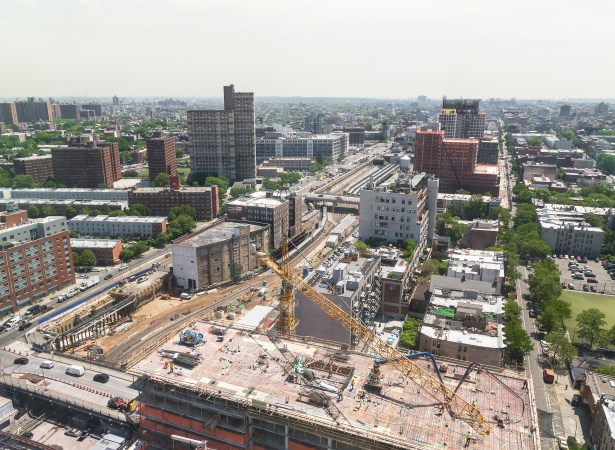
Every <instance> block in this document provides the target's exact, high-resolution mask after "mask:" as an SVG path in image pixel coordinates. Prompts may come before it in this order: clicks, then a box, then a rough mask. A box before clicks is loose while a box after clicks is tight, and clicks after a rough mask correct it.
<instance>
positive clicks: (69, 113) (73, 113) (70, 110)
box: [60, 105, 81, 120]
mask: <svg viewBox="0 0 615 450" xmlns="http://www.w3.org/2000/svg"><path fill="white" fill-rule="evenodd" d="M60 116H61V117H62V118H64V119H75V120H79V119H81V108H79V105H60Z"/></svg>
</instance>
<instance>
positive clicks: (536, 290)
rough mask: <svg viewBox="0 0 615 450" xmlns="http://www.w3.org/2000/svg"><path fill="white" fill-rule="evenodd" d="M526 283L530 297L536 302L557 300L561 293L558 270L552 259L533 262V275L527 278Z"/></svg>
mask: <svg viewBox="0 0 615 450" xmlns="http://www.w3.org/2000/svg"><path fill="white" fill-rule="evenodd" d="M528 284H529V290H530V295H531V296H532V299H534V301H536V302H538V303H547V302H549V301H555V300H558V299H559V297H560V295H561V294H562V285H561V284H560V272H559V269H558V268H557V265H556V264H555V262H554V261H553V260H552V259H544V260H543V261H539V262H537V263H535V264H534V276H533V277H531V278H530V279H529V280H528ZM562 308H563V307H562ZM562 311H563V309H562Z"/></svg>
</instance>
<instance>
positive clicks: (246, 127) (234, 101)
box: [188, 85, 256, 182]
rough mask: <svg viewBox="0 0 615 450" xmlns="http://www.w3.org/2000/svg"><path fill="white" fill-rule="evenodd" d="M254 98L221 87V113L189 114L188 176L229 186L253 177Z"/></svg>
mask: <svg viewBox="0 0 615 450" xmlns="http://www.w3.org/2000/svg"><path fill="white" fill-rule="evenodd" d="M254 116H255V114H254V94H253V93H252V92H235V88H234V86H233V85H230V86H224V109H223V110H192V111H188V139H189V141H190V147H191V150H192V157H191V162H190V172H191V173H192V174H199V175H205V176H223V177H226V178H228V179H229V180H230V181H231V182H234V181H238V180H244V179H246V178H254V177H256V136H255V126H254Z"/></svg>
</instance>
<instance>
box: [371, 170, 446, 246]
mask: <svg viewBox="0 0 615 450" xmlns="http://www.w3.org/2000/svg"><path fill="white" fill-rule="evenodd" d="M395 184H396V187H395V189H390V188H389V187H386V186H372V187H371V188H370V187H368V188H366V189H363V190H361V193H360V204H359V238H360V239H362V240H366V239H370V238H375V239H381V240H384V241H386V242H392V243H396V244H398V243H402V244H403V243H405V242H406V240H407V239H412V240H414V241H415V242H416V243H417V252H415V253H420V252H419V250H420V249H422V248H423V247H424V246H425V244H426V243H427V240H431V239H432V238H433V235H434V230H435V216H436V205H437V202H438V179H436V178H430V177H429V176H427V174H425V173H418V174H417V173H415V174H411V175H410V176H409V177H407V178H399V179H398V180H397V182H396V183H395Z"/></svg>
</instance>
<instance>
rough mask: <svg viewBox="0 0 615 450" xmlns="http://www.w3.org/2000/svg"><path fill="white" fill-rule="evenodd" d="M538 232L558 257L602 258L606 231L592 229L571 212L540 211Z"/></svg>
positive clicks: (538, 212) (538, 214)
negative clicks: (601, 253) (601, 252)
mask: <svg viewBox="0 0 615 450" xmlns="http://www.w3.org/2000/svg"><path fill="white" fill-rule="evenodd" d="M536 215H537V216H538V230H539V231H540V237H541V238H542V240H543V241H545V242H546V243H547V245H548V246H549V247H550V248H551V251H552V252H553V253H555V254H558V255H575V256H585V257H587V258H597V257H598V256H600V250H601V249H602V243H603V242H604V231H603V230H602V228H600V227H592V226H590V225H589V224H588V223H587V222H586V221H585V218H584V217H583V216H582V215H579V214H577V213H573V212H569V211H555V210H552V209H539V210H538V211H537V212H536Z"/></svg>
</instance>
